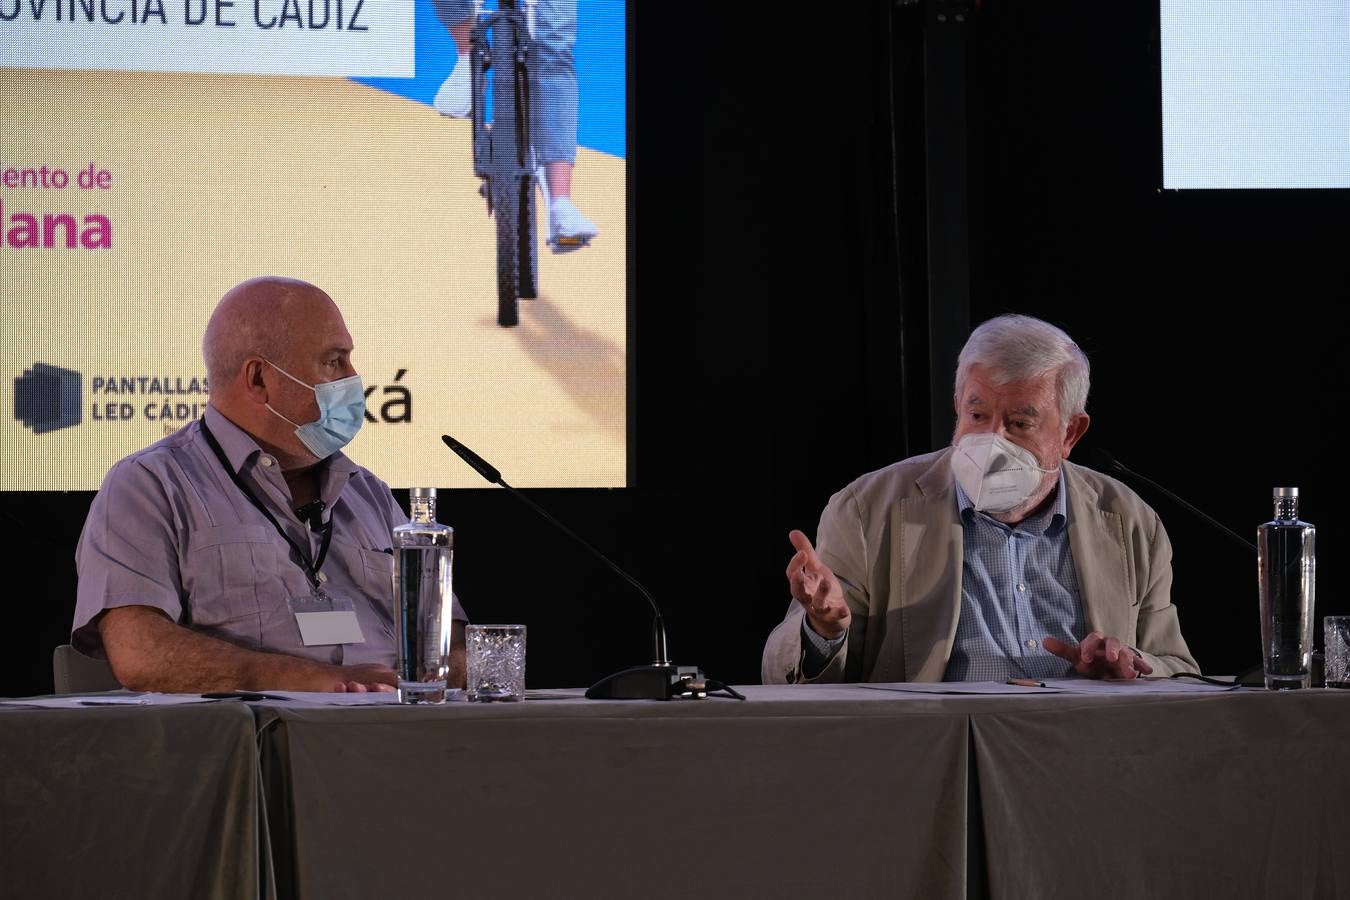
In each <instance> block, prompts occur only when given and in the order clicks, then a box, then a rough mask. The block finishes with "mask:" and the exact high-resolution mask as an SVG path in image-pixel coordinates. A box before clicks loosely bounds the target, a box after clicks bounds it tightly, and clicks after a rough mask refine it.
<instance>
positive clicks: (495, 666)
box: [464, 625, 525, 702]
mask: <svg viewBox="0 0 1350 900" xmlns="http://www.w3.org/2000/svg"><path fill="white" fill-rule="evenodd" d="M464 640H465V643H466V644H467V647H466V654H467V656H468V669H469V684H468V690H467V691H466V692H465V694H466V696H467V697H468V698H469V699H470V700H479V701H483V702H487V701H492V700H522V699H524V697H525V626H524V625H469V626H468V627H467V628H465V629H464Z"/></svg>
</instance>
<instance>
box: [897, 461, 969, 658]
mask: <svg viewBox="0 0 1350 900" xmlns="http://www.w3.org/2000/svg"><path fill="white" fill-rule="evenodd" d="M949 457H950V454H946V455H944V456H942V457H941V458H940V459H939V460H938V462H937V463H935V464H934V465H933V467H932V468H930V469H929V470H928V471H927V472H926V473H924V474H923V475H922V476H921V477H920V478H919V479H918V481H917V486H918V488H919V493H918V495H917V496H912V497H907V498H905V499H902V500H901V501H900V502H899V503H898V504H896V506H895V507H894V508H892V511H891V516H892V521H891V527H892V534H895V535H898V536H899V546H900V565H899V566H897V567H895V569H894V570H893V574H892V577H893V578H894V579H895V583H894V584H893V585H892V590H893V591H894V592H895V596H898V597H899V598H900V617H901V623H900V624H901V630H900V633H901V634H902V635H903V636H904V672H903V673H898V674H900V675H901V676H902V677H903V679H904V680H905V681H941V680H942V675H943V672H945V671H946V668H947V660H948V659H949V658H950V657H951V650H952V642H953V641H954V640H955V638H956V621H957V616H958V615H959V613H960V610H961V566H962V561H963V554H962V543H961V542H962V529H961V524H960V520H959V518H958V514H957V512H956V504H955V502H954V501H953V499H952V491H951V467H950V465H949V463H948V459H949Z"/></svg>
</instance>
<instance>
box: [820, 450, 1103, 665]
mask: <svg viewBox="0 0 1350 900" xmlns="http://www.w3.org/2000/svg"><path fill="white" fill-rule="evenodd" d="M956 503H957V510H958V512H959V513H960V515H961V522H962V525H963V536H962V548H963V557H964V559H963V561H962V565H961V613H960V616H959V618H958V621H957V625H956V641H955V643H954V645H953V646H952V655H951V658H950V659H949V660H948V661H947V669H946V671H945V672H944V673H943V676H942V677H943V680H944V681H1003V680H1005V679H1008V678H1035V679H1042V678H1062V677H1064V676H1067V675H1070V674H1072V672H1073V666H1072V665H1070V664H1069V663H1067V662H1065V661H1064V660H1062V659H1060V658H1059V657H1058V656H1055V655H1054V654H1052V653H1049V652H1047V651H1046V650H1044V649H1042V648H1041V638H1043V637H1045V636H1046V635H1050V636H1051V637H1057V638H1059V639H1060V640H1062V641H1065V642H1066V643H1070V644H1076V643H1078V641H1079V640H1081V639H1082V637H1083V634H1084V626H1083V605H1082V600H1081V598H1080V596H1079V588H1078V574H1077V572H1076V571H1075V570H1074V566H1073V554H1072V553H1071V552H1070V550H1069V530H1068V525H1069V504H1068V496H1067V489H1066V487H1065V485H1064V470H1063V469H1061V470H1060V473H1059V484H1058V486H1057V487H1056V489H1055V495H1054V498H1053V500H1052V502H1051V504H1050V505H1049V506H1047V507H1046V508H1045V509H1044V510H1042V511H1041V512H1039V513H1036V514H1035V515H1033V516H1031V517H1029V518H1027V519H1024V520H1022V521H1021V522H1019V523H1018V524H1017V525H1015V526H1009V525H1004V524H1003V523H1002V522H997V521H995V520H994V519H992V518H990V517H989V516H987V515H985V514H984V513H982V512H979V511H978V510H976V509H975V507H974V506H973V505H972V504H971V502H970V498H969V497H968V496H966V492H965V491H963V490H961V486H960V485H959V484H957V485H956ZM802 637H803V639H804V640H803V641H802V650H803V659H802V669H803V672H804V673H806V674H807V675H808V677H809V676H810V675H812V674H814V673H816V672H819V671H820V670H821V669H823V668H824V667H825V664H826V663H827V662H828V661H829V660H830V658H831V657H832V656H834V654H835V653H837V652H838V651H839V648H840V647H842V646H843V644H844V640H845V638H846V637H847V634H845V635H841V636H840V637H838V638H836V639H835V640H832V641H831V640H826V639H825V638H823V637H821V636H820V635H818V634H816V633H815V632H814V631H812V630H811V627H810V626H809V625H808V624H807V622H806V619H805V618H803V619H802Z"/></svg>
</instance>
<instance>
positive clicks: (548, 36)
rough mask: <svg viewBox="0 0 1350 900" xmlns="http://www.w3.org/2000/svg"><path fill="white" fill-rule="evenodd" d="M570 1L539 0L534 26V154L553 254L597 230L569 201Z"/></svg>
mask: <svg viewBox="0 0 1350 900" xmlns="http://www.w3.org/2000/svg"><path fill="white" fill-rule="evenodd" d="M576 42H577V2H576V0H539V5H538V6H537V7H536V17H535V27H534V46H535V52H534V67H533V68H534V84H533V85H532V90H531V94H532V95H533V99H534V104H533V107H534V109H533V112H532V115H531V119H532V121H531V122H530V125H531V130H532V132H533V135H534V152H535V157H536V158H537V159H538V161H539V163H540V165H542V166H543V169H544V183H545V190H546V192H547V194H548V223H549V228H548V242H549V246H551V247H552V248H553V252H554V253H564V252H566V251H568V250H577V249H579V248H581V247H584V246H586V245H587V244H588V243H590V241H591V239H592V238H594V237H595V236H596V235H598V234H599V233H600V229H598V228H596V227H595V223H593V222H592V221H591V220H590V219H588V218H586V217H585V216H584V215H582V213H581V210H579V209H577V207H576V205H575V204H574V203H573V202H572V171H573V169H574V168H575V166H576V158H577V105H578V100H577V71H576V60H575V57H574V56H573V52H572V50H573V48H574V47H575V46H576Z"/></svg>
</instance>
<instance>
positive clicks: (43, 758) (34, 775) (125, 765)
mask: <svg viewBox="0 0 1350 900" xmlns="http://www.w3.org/2000/svg"><path fill="white" fill-rule="evenodd" d="M255 737H256V731H255V725H254V721H253V717H252V716H251V715H250V714H249V711H248V710H247V709H246V708H244V707H242V706H240V705H239V704H220V703H211V704H200V705H195V706H172V707H157V708H128V707H101V708H97V709H35V710H20V709H10V708H3V707H0V785H2V786H3V787H0V896H3V897H15V898H25V900H27V898H40V897H60V898H69V897H109V898H136V900H140V898H150V897H165V898H170V897H172V898H194V900H196V898H208V900H217V898H218V900H227V898H229V900H233V898H238V900H245V898H255V897H257V896H258V895H259V892H260V891H268V890H269V888H268V887H267V886H266V884H265V881H266V878H267V877H268V873H270V864H268V862H267V860H266V858H265V854H266V845H265V843H264V841H263V834H262V833H261V831H260V830H259V815H258V813H259V805H258V799H259V791H258V788H259V782H258V778H257V772H258V762H257V760H258V757H257V750H256V743H255Z"/></svg>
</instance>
